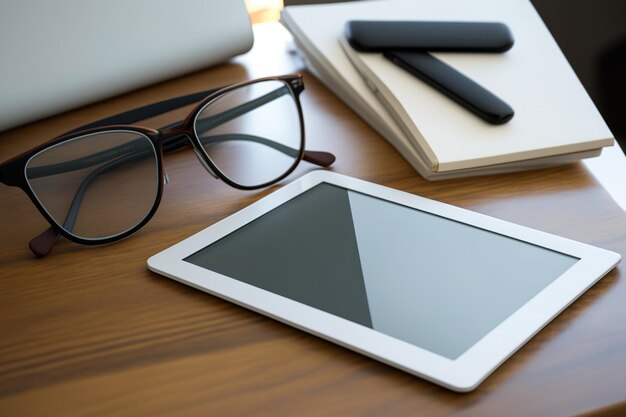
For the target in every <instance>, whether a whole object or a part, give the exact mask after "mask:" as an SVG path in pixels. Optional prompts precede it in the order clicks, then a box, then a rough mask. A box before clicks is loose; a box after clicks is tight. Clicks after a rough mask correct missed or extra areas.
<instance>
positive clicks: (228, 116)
mask: <svg viewBox="0 0 626 417" xmlns="http://www.w3.org/2000/svg"><path fill="white" fill-rule="evenodd" d="M213 91H215V90H208V91H203V92H201V93H195V94H191V95H188V96H183V97H177V98H174V99H170V100H165V101H162V102H159V103H155V104H151V105H148V106H144V107H140V108H138V109H134V110H130V111H128V112H124V113H120V114H117V115H115V116H111V117H108V118H106V119H102V120H99V121H96V122H93V123H90V124H88V125H84V126H81V127H79V128H77V129H74V130H71V131H69V132H67V133H65V134H69V133H74V132H78V131H80V130H85V129H91V128H95V127H101V126H106V125H115V124H131V123H134V122H136V121H138V120H142V119H147V118H150V117H153V116H155V115H157V114H161V113H165V112H167V111H170V110H173V109H175V108H178V107H182V106H185V105H187V104H190V103H193V102H194V101H198V100H199V99H202V98H204V97H206V96H207V95H209V94H210V93H211V92H213ZM288 93H289V90H288V89H287V87H281V88H277V89H276V90H274V91H271V92H269V93H267V94H265V95H263V96H261V97H259V98H257V99H255V100H252V101H250V102H248V103H244V104H241V105H239V106H237V107H234V108H232V109H229V110H226V111H224V112H222V113H218V114H216V115H214V116H211V117H206V118H203V119H200V120H198V122H197V123H198V125H199V126H198V127H199V130H201V131H202V132H206V131H208V130H210V129H213V128H215V127H217V126H219V125H221V124H224V123H227V122H228V121H230V120H233V119H235V118H237V117H239V116H240V115H242V114H245V113H247V112H249V111H251V110H254V109H256V108H259V107H261V106H262V105H264V104H266V103H269V102H270V101H273V100H276V99H277V98H279V97H281V96H283V95H285V94H288ZM198 97H200V98H198ZM181 123H182V122H180V121H179V122H175V123H172V124H169V125H167V126H164V127H162V128H161V130H166V129H171V128H174V127H176V126H178V125H180V124H181ZM65 134H64V135H65ZM135 145H136V143H133V142H129V143H125V144H123V145H119V146H116V147H114V148H111V149H107V150H105V151H101V152H98V153H95V154H93V155H89V156H85V157H81V158H78V159H75V160H73V161H65V162H61V163H59V164H52V165H45V166H41V167H33V168H30V169H29V177H30V178H38V177H42V176H48V175H54V174H60V173H63V172H68V171H73V170H78V169H82V168H86V167H89V166H93V165H97V164H99V163H102V162H105V161H107V160H110V159H112V158H116V157H118V156H120V155H125V154H128V153H129V152H132V150H133V147H135ZM187 145H188V141H187V137H186V136H184V135H178V136H174V137H171V138H167V139H166V140H164V141H163V150H164V151H165V152H173V151H176V150H178V149H182V148H184V147H186V146H187ZM265 145H267V146H270V147H275V145H280V144H278V143H277V142H273V141H268V140H265ZM281 146H282V145H281ZM293 151H295V152H297V150H295V149H293ZM281 152H283V153H286V152H284V151H281ZM303 159H304V160H305V161H307V162H311V163H313V164H316V165H320V166H324V167H326V166H330V165H331V164H332V163H333V162H334V161H335V157H334V155H332V154H331V153H328V152H320V151H305V152H304V156H303Z"/></svg>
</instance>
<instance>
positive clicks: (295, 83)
mask: <svg viewBox="0 0 626 417" xmlns="http://www.w3.org/2000/svg"><path fill="white" fill-rule="evenodd" d="M290 84H291V88H293V89H294V90H295V91H297V92H300V91H302V90H304V83H303V82H302V79H301V78H296V79H294V80H291V81H290Z"/></svg>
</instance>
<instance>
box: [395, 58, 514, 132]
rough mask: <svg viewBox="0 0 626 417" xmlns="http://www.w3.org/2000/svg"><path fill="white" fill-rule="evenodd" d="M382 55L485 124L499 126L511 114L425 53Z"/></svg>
mask: <svg viewBox="0 0 626 417" xmlns="http://www.w3.org/2000/svg"><path fill="white" fill-rule="evenodd" d="M383 54H384V56H385V58H387V59H389V60H390V61H391V62H393V63H394V64H396V65H398V66H399V67H401V68H403V69H405V70H406V71H408V72H409V73H411V74H412V75H414V76H415V77H417V78H419V79H420V80H422V81H424V82H426V83H428V84H429V85H430V86H431V87H434V88H435V89H437V90H438V91H439V92H441V93H443V94H445V95H446V96H448V97H449V98H451V99H452V100H454V101H456V102H457V103H458V104H460V105H461V106H463V107H465V108H466V109H468V110H469V111H471V112H472V113H474V114H476V115H477V116H478V117H480V118H481V119H483V120H485V121H486V122H489V123H492V124H503V123H506V122H508V121H509V120H511V119H512V118H513V115H514V114H515V112H514V111H513V108H511V106H509V105H508V104H507V103H505V102H504V101H502V100H501V99H500V98H499V97H497V96H496V95H494V94H493V93H491V92H490V91H489V90H487V89H485V88H484V87H482V86H481V85H480V84H478V83H476V82H475V81H474V80H472V79H471V78H468V77H466V76H465V75H463V74H462V73H460V72H459V71H457V70H455V69H454V68H452V67H451V66H449V65H447V64H446V63H445V62H442V61H440V60H438V59H437V58H435V57H434V56H432V55H430V54H429V53H427V52H404V51H385V52H384V53H383Z"/></svg>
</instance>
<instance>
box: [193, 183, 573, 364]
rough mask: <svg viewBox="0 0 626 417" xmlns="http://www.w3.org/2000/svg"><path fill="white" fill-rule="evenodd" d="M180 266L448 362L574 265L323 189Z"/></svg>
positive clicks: (434, 218)
mask: <svg viewBox="0 0 626 417" xmlns="http://www.w3.org/2000/svg"><path fill="white" fill-rule="evenodd" d="M185 260H186V261H187V262H190V263H192V264H195V265H198V266H201V267H203V268H206V269H209V270H212V271H215V272H218V273H220V274H223V275H226V276H229V277H231V278H235V279H238V280H240V281H243V282H246V283H248V284H250V285H254V286H256V287H259V288H262V289H265V290H267V291H271V292H273V293H276V294H279V295H282V296H284V297H287V298H290V299H292V300H296V301H299V302H301V303H304V304H307V305H309V306H311V307H315V308H318V309H320V310H324V311H326V312H329V313H332V314H335V315H338V316H340V317H343V318H345V319H348V320H351V321H353V322H356V323H359V324H361V325H364V326H367V327H370V328H373V329H375V330H377V331H379V332H381V333H384V334H387V335H389V336H393V337H395V338H397V339H400V340H403V341H405V342H408V343H411V344H413V345H416V346H419V347H421V348H423V349H426V350H429V351H431V352H433V353H436V354H439V355H441V356H444V357H446V358H449V359H456V358H458V357H459V356H460V355H461V354H462V353H463V352H465V351H466V350H467V349H469V348H470V347H471V346H472V345H474V344H475V343H476V342H477V341H478V340H480V339H481V338H482V337H483V336H485V335H486V334H487V333H489V332H490V331H491V330H492V329H493V328H495V327H496V326H497V325H498V324H500V323H501V322H502V321H503V320H505V319H506V318H507V317H509V316H510V315H511V314H512V313H513V312H515V311H516V310H517V309H518V308H520V307H521V306H522V305H523V304H525V303H526V302H527V301H528V300H530V299H531V298H532V297H533V296H535V295H536V294H537V293H538V292H540V291H541V290H542V289H543V288H545V287H546V286H547V285H548V284H550V283H551V282H552V281H554V280H555V279H556V278H557V277H559V276H560V275H561V274H562V273H563V272H565V271H566V270H567V269H569V268H570V267H571V266H572V265H574V264H575V263H576V262H577V261H578V259H577V258H574V257H572V256H569V255H565V254H562V253H559V252H555V251H552V250H548V249H545V248H542V247H539V246H535V245H532V244H529V243H526V242H522V241H519V240H516V239H512V238H509V237H506V236H502V235H499V234H496V233H493V232H489V231H486V230H483V229H479V228H476V227H473V226H468V225H466V224H463V223H459V222H456V221H453V220H449V219H445V218H442V217H439V216H436V215H433V214H429V213H426V212H422V211H419V210H415V209H412V208H408V207H405V206H402V205H399V204H395V203H390V202H388V201H385V200H381V199H378V198H375V197H371V196H367V195H365V194H361V193H358V192H355V191H350V190H346V189H343V188H340V187H337V186H334V185H329V184H325V183H322V184H320V185H318V186H316V187H314V188H312V189H310V190H309V191H307V192H305V193H303V194H301V195H299V196H298V197H296V198H294V199H292V200H290V201H289V202H287V203H285V204H283V205H282V206H280V207H278V208H276V209H274V210H272V211H271V212H269V213H267V214H265V215H263V216H262V217H260V218H258V219H256V220H255V221H253V222H251V223H249V224H247V225H246V226H243V227H241V228H240V229H238V230H236V231H235V232H233V233H231V234H230V235H228V236H226V237H224V238H222V239H221V240H219V241H217V242H215V243H213V244H211V245H209V246H207V247H205V248H203V249H201V250H200V251H198V252H196V253H195V254H193V255H191V256H189V257H188V258H186V259H185Z"/></svg>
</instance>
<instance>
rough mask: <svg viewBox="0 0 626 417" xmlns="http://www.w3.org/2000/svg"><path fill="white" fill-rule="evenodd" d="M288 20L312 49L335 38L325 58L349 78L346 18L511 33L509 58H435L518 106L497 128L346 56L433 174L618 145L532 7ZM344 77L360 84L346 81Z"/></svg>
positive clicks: (382, 65)
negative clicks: (478, 26) (476, 26)
mask: <svg viewBox="0 0 626 417" xmlns="http://www.w3.org/2000/svg"><path fill="white" fill-rule="evenodd" d="M288 13H289V15H290V16H289V19H284V20H294V21H297V23H298V26H299V28H300V29H301V31H302V32H304V33H306V35H307V36H308V37H309V39H310V40H311V43H312V44H314V45H328V42H329V41H330V39H328V38H329V37H332V38H333V42H334V44H335V45H336V47H333V48H332V49H331V48H330V47H327V50H326V51H324V54H325V55H326V56H327V58H328V59H329V61H330V62H332V63H333V65H334V66H336V67H339V68H340V71H337V72H340V73H342V72H343V74H344V75H345V74H348V75H349V73H346V72H345V71H344V69H343V66H344V62H341V61H339V62H335V60H336V59H337V53H338V52H341V47H340V46H339V44H340V41H341V40H342V39H343V38H344V25H345V22H346V21H348V20H358V19H369V20H434V21H497V22H503V23H505V24H507V25H508V26H509V28H510V29H511V31H512V33H513V36H514V38H515V45H514V46H513V48H512V49H511V50H509V51H507V52H506V53H503V54H461V53H445V54H444V53H437V54H433V55H435V56H436V57H437V58H439V59H441V60H442V61H444V62H446V63H447V64H449V65H451V66H453V67H454V68H455V69H457V70H459V71H461V72H462V73H463V74H465V75H466V76H468V77H470V78H472V79H474V80H475V81H477V82H478V83H479V84H481V85H483V86H484V87H485V88H487V89H488V90H490V91H492V92H493V93H495V94H496V95H498V96H499V97H501V98H502V99H503V100H504V101H506V102H507V103H509V104H510V105H511V106H512V107H513V108H514V109H515V117H514V118H513V119H512V120H511V121H510V122H508V123H507V124H505V125H499V126H496V125H490V124H488V123H486V122H484V121H483V120H481V119H479V118H477V117H476V116H474V115H473V114H471V113H469V112H468V111H467V110H465V109H464V108H462V107H460V106H459V105H457V104H456V103H454V102H452V101H451V100H450V99H448V98H447V97H445V96H443V95H442V94H440V93H439V92H437V91H436V90H434V89H433V88H432V87H430V86H428V85H427V84H425V83H423V82H422V81H420V80H418V79H416V78H415V77H413V76H412V75H410V74H409V73H407V72H406V71H404V70H402V69H401V68H399V67H397V66H396V65H394V64H392V63H391V62H389V61H388V60H386V59H385V58H384V57H383V56H382V55H381V54H377V53H374V54H364V53H356V52H354V51H351V50H350V51H348V52H349V53H350V55H351V58H352V60H353V62H354V63H355V64H356V65H357V67H358V68H359V70H360V72H361V73H362V75H365V76H366V77H367V78H368V79H369V81H370V85H372V84H373V85H372V87H374V88H375V89H376V90H378V91H379V98H381V99H382V100H381V101H382V102H383V104H384V105H385V106H386V107H387V109H388V110H390V111H389V113H390V114H392V115H393V116H394V118H395V120H396V121H397V122H398V123H399V125H400V127H401V128H402V130H403V132H404V133H405V134H406V135H407V136H408V137H409V138H412V139H413V140H414V141H415V143H416V144H417V145H418V149H419V150H420V154H421V155H422V156H423V158H424V159H425V160H427V161H428V163H429V164H430V165H431V169H432V170H433V171H438V172H449V171H455V170H465V169H471V168H478V167H486V166H493V165H499V164H507V163H512V162H516V161H518V162H519V161H525V160H526V161H527V160H532V159H536V158H546V157H554V156H559V155H564V154H572V153H584V152H585V151H590V150H595V149H598V148H601V147H603V146H610V145H612V144H613V137H612V134H611V132H610V131H609V129H608V127H607V126H606V124H605V123H604V121H603V119H602V117H601V116H600V114H599V112H598V111H597V109H596V107H595V106H594V104H593V102H592V101H591V99H590V98H589V96H588V94H587V93H586V92H585V90H584V88H583V87H582V85H581V83H580V81H579V80H578V78H577V77H576V75H575V74H574V72H573V70H572V69H571V67H570V66H569V64H568V63H567V60H566V59H565V57H564V56H563V54H562V52H561V51H560V49H559V48H558V46H557V44H556V42H555V41H554V39H553V38H552V36H551V34H550V32H549V31H548V29H547V28H546V27H545V25H544V23H543V21H542V20H541V18H540V17H539V15H538V14H537V12H536V11H535V9H534V7H533V6H532V4H531V3H530V2H528V1H519V0H500V1H497V2H496V1H464V0H439V1H437V2H432V1H424V0H390V1H362V2H356V3H343V4H335V5H325V6H301V7H293V8H290V9H289V11H288ZM290 29H291V28H290ZM294 35H295V36H296V37H297V33H294ZM347 48H349V47H347ZM343 58H344V59H345V58H346V57H345V56H344V57H343ZM341 78H344V81H345V82H347V83H348V85H350V84H355V82H354V80H351V79H350V77H341ZM341 78H340V79H341ZM359 81H361V83H362V80H359ZM361 88H362V85H361Z"/></svg>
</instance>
